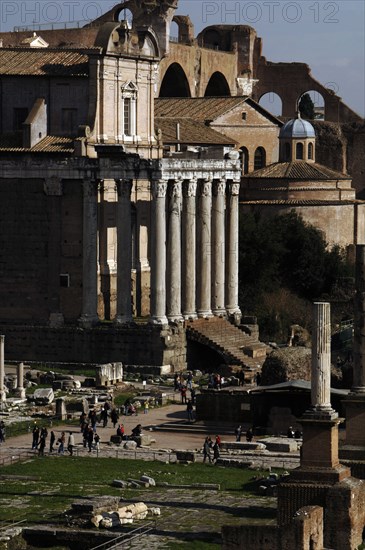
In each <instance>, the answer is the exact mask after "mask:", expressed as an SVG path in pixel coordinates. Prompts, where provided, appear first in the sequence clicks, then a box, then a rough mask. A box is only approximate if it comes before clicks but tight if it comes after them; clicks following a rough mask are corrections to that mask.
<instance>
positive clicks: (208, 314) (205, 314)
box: [197, 309, 213, 319]
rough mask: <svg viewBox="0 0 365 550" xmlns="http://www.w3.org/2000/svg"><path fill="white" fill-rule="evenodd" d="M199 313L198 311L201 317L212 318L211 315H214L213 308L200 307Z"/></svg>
mask: <svg viewBox="0 0 365 550" xmlns="http://www.w3.org/2000/svg"><path fill="white" fill-rule="evenodd" d="M197 313H198V317H199V319H210V318H211V317H213V313H212V310H210V309H207V310H199V309H198V312H197Z"/></svg>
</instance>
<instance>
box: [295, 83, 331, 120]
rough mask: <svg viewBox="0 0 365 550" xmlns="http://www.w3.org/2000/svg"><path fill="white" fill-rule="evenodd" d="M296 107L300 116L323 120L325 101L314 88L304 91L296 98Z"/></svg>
mask: <svg viewBox="0 0 365 550" xmlns="http://www.w3.org/2000/svg"><path fill="white" fill-rule="evenodd" d="M298 109H299V112H300V115H301V117H302V118H306V119H308V120H324V114H325V113H324V111H325V101H324V98H323V95H322V94H320V93H319V92H317V91H316V90H309V91H308V92H304V93H303V94H301V95H300V96H299V98H298Z"/></svg>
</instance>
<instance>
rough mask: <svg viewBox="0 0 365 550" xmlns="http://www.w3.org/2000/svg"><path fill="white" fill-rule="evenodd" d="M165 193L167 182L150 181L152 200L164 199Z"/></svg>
mask: <svg viewBox="0 0 365 550" xmlns="http://www.w3.org/2000/svg"><path fill="white" fill-rule="evenodd" d="M166 192H167V180H153V181H152V195H153V198H154V199H164V198H165V197H166Z"/></svg>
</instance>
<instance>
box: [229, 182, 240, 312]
mask: <svg viewBox="0 0 365 550" xmlns="http://www.w3.org/2000/svg"><path fill="white" fill-rule="evenodd" d="M239 192H240V184H239V183H232V182H231V183H230V184H229V185H228V200H227V243H226V249H227V279H226V285H227V286H226V310H227V313H228V315H229V316H233V317H239V319H240V318H241V310H240V308H239V306H238V233H239V226H238V196H239Z"/></svg>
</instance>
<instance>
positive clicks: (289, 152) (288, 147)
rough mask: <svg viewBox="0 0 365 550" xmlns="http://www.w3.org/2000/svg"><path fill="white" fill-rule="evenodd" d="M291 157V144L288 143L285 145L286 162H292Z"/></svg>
mask: <svg viewBox="0 0 365 550" xmlns="http://www.w3.org/2000/svg"><path fill="white" fill-rule="evenodd" d="M290 157H291V147H290V143H288V142H286V143H285V145H284V160H285V161H287V162H288V161H290Z"/></svg>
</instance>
